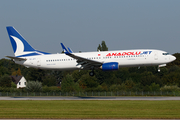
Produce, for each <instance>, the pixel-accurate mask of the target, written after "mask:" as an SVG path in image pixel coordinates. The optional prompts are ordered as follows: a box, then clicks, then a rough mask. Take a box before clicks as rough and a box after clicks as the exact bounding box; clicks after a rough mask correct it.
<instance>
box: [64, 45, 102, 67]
mask: <svg viewBox="0 0 180 120" xmlns="http://www.w3.org/2000/svg"><path fill="white" fill-rule="evenodd" d="M61 46H62V48H63V50H64V53H65V54H66V55H68V56H70V57H72V58H74V59H76V60H77V61H76V62H77V65H76V66H78V65H81V68H83V69H86V68H92V69H93V68H94V67H100V66H101V65H102V64H103V63H101V62H99V61H96V60H90V59H87V58H83V57H80V56H77V55H75V54H73V53H72V51H71V50H70V51H69V50H68V49H67V48H66V47H65V46H64V45H63V43H61Z"/></svg>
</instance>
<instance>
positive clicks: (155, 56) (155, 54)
mask: <svg viewBox="0 0 180 120" xmlns="http://www.w3.org/2000/svg"><path fill="white" fill-rule="evenodd" d="M154 60H158V52H157V51H155V52H154Z"/></svg>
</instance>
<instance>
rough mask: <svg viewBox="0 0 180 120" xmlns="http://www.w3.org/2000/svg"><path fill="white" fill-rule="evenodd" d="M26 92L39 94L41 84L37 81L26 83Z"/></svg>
mask: <svg viewBox="0 0 180 120" xmlns="http://www.w3.org/2000/svg"><path fill="white" fill-rule="evenodd" d="M26 90H27V91H28V92H40V91H41V90H42V83H41V82H39V81H28V82H27V85H26Z"/></svg>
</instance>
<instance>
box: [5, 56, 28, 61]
mask: <svg viewBox="0 0 180 120" xmlns="http://www.w3.org/2000/svg"><path fill="white" fill-rule="evenodd" d="M6 57H8V58H11V59H14V60H26V59H25V58H18V57H12V56H6Z"/></svg>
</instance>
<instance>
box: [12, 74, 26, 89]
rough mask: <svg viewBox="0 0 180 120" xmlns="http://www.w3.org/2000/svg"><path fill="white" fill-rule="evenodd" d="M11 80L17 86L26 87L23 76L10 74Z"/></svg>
mask: <svg viewBox="0 0 180 120" xmlns="http://www.w3.org/2000/svg"><path fill="white" fill-rule="evenodd" d="M11 78H12V81H13V82H14V83H15V84H16V85H17V88H24V87H26V84H27V81H26V79H25V78H24V76H11Z"/></svg>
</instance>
